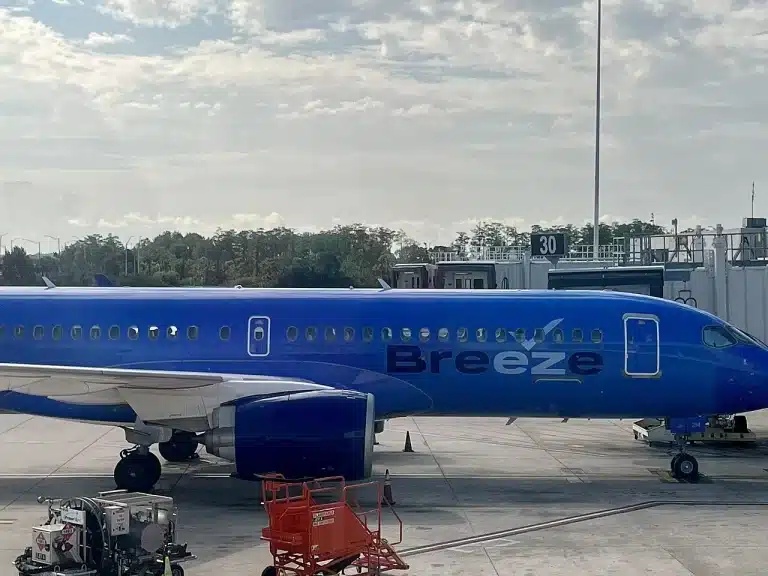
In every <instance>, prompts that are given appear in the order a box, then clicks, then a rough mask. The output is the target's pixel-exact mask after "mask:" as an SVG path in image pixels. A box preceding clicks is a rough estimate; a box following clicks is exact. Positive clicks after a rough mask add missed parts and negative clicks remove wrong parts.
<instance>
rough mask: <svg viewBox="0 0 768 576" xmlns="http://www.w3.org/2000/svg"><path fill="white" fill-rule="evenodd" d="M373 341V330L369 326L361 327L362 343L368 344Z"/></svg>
mask: <svg viewBox="0 0 768 576" xmlns="http://www.w3.org/2000/svg"><path fill="white" fill-rule="evenodd" d="M371 340H373V328H371V327H370V326H364V327H363V342H370V341H371Z"/></svg>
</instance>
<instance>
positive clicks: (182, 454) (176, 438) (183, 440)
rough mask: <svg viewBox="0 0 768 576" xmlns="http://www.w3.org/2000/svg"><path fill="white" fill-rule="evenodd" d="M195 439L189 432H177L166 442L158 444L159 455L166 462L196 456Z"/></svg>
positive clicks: (184, 460)
mask: <svg viewBox="0 0 768 576" xmlns="http://www.w3.org/2000/svg"><path fill="white" fill-rule="evenodd" d="M197 445H198V442H197V439H196V438H195V435H194V434H193V433H191V432H177V433H175V434H174V435H173V437H172V438H171V439H170V440H169V441H168V442H161V443H160V444H158V448H159V450H160V456H162V457H163V458H165V459H166V460H167V461H168V462H186V461H187V460H191V459H192V458H194V457H195V456H197Z"/></svg>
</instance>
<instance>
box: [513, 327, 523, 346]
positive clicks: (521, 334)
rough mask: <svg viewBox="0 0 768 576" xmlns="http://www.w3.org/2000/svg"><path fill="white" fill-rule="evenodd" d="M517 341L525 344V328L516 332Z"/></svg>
mask: <svg viewBox="0 0 768 576" xmlns="http://www.w3.org/2000/svg"><path fill="white" fill-rule="evenodd" d="M515 340H517V341H518V342H520V343H521V344H522V343H523V342H525V328H518V329H517V330H515Z"/></svg>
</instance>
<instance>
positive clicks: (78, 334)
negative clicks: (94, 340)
mask: <svg viewBox="0 0 768 576" xmlns="http://www.w3.org/2000/svg"><path fill="white" fill-rule="evenodd" d="M69 335H70V336H71V337H72V340H80V338H82V337H83V327H82V326H72V329H71V330H70V331H69Z"/></svg>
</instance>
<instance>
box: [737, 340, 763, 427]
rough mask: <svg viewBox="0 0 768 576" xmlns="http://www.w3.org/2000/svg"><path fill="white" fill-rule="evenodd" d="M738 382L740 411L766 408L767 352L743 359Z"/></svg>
mask: <svg viewBox="0 0 768 576" xmlns="http://www.w3.org/2000/svg"><path fill="white" fill-rule="evenodd" d="M739 380H740V382H739V384H738V387H739V389H740V390H739V391H740V393H741V394H740V395H741V398H740V400H741V403H743V405H744V406H745V408H743V409H742V411H744V412H746V411H749V410H760V409H763V408H768V352H765V351H762V350H761V351H760V354H757V355H755V354H750V355H749V357H745V358H744V360H743V368H742V371H741V378H740V379H739Z"/></svg>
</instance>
